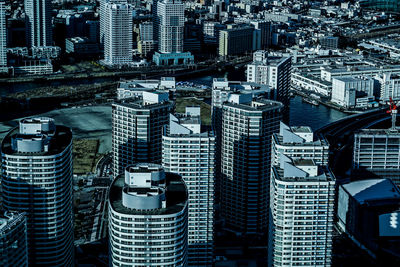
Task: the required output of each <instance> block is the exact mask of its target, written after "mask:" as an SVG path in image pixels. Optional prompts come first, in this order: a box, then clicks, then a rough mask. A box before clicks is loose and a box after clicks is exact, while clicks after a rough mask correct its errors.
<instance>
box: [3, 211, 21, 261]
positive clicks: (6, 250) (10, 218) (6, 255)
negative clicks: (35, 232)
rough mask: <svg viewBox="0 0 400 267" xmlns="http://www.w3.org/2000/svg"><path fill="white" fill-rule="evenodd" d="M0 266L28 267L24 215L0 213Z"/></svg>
mask: <svg viewBox="0 0 400 267" xmlns="http://www.w3.org/2000/svg"><path fill="white" fill-rule="evenodd" d="M0 265H1V266H3V267H14V266H21V267H22V266H23V267H25V266H28V244H27V236H26V218H25V213H18V212H10V211H0Z"/></svg>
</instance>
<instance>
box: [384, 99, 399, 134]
mask: <svg viewBox="0 0 400 267" xmlns="http://www.w3.org/2000/svg"><path fill="white" fill-rule="evenodd" d="M388 105H389V110H386V113H388V114H389V113H390V114H391V115H392V128H390V129H391V130H396V116H397V106H396V103H394V101H393V99H392V98H391V97H389V103H388Z"/></svg>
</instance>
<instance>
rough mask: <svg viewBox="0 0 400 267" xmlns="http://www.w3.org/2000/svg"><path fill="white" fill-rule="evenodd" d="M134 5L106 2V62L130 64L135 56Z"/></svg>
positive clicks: (108, 63) (119, 64) (112, 64)
mask: <svg viewBox="0 0 400 267" xmlns="http://www.w3.org/2000/svg"><path fill="white" fill-rule="evenodd" d="M132 12H133V7H132V6H131V5H129V4H127V3H113V2H109V3H105V4H104V14H102V16H104V23H105V25H104V26H103V27H104V28H103V30H104V39H103V40H104V63H105V64H106V65H111V66H122V65H129V64H130V63H132V60H133V58H132V56H133V35H132V34H133V27H132V23H133V22H132Z"/></svg>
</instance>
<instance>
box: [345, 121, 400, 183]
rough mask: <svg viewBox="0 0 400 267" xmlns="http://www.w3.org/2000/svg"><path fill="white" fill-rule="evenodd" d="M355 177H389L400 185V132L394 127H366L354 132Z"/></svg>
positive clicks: (353, 172)
mask: <svg viewBox="0 0 400 267" xmlns="http://www.w3.org/2000/svg"><path fill="white" fill-rule="evenodd" d="M353 149H354V150H353V171H352V174H353V175H354V176H355V177H358V178H361V179H366V178H377V177H380V178H388V179H391V180H393V182H394V183H395V184H396V185H397V186H400V161H399V157H400V133H399V132H398V131H397V130H392V129H364V130H361V131H359V132H357V133H355V134H354V148H353Z"/></svg>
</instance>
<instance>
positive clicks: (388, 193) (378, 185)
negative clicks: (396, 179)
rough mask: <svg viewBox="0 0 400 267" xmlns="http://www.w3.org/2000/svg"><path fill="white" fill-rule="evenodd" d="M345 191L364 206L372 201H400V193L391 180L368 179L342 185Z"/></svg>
mask: <svg viewBox="0 0 400 267" xmlns="http://www.w3.org/2000/svg"><path fill="white" fill-rule="evenodd" d="M342 187H343V188H344V190H346V192H347V193H348V194H350V195H351V196H352V197H354V198H355V199H356V200H357V201H358V202H360V203H361V204H363V203H364V202H366V201H371V200H387V199H398V200H400V191H399V189H398V188H397V186H396V185H395V184H394V183H393V182H392V181H391V180H389V179H368V180H361V181H355V182H351V183H348V184H345V185H342Z"/></svg>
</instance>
